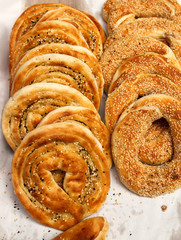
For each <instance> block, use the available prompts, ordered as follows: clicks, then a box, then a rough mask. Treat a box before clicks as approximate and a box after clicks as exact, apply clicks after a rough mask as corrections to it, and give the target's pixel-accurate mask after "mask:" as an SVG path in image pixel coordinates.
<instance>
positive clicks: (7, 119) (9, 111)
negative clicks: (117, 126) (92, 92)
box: [2, 83, 96, 150]
mask: <svg viewBox="0 0 181 240" xmlns="http://www.w3.org/2000/svg"><path fill="white" fill-rule="evenodd" d="M71 105H73V106H83V107H87V108H90V109H92V110H93V111H96V109H95V107H94V105H93V104H92V103H91V102H90V101H89V99H88V98H87V97H85V96H84V95H83V94H81V93H80V92H79V91H77V90H75V89H73V88H71V87H69V86H64V85H61V84H57V83H36V84H33V85H30V86H26V87H24V88H22V89H20V90H19V91H18V92H16V93H15V94H14V95H13V96H12V97H11V98H10V99H9V100H8V102H7V103H6V105H5V107H4V110H3V114H2V130H3V134H4V136H5V138H6V140H7V142H8V144H9V145H10V146H11V148H12V149H13V150H15V149H16V148H17V147H18V146H19V144H20V143H21V141H22V139H23V138H24V137H25V135H26V134H27V133H28V132H30V131H32V130H33V129H34V128H36V126H37V125H38V124H39V122H40V121H41V120H42V119H43V118H44V117H45V116H46V115H47V114H48V113H49V112H51V111H53V110H55V109H57V108H59V107H62V106H71Z"/></svg>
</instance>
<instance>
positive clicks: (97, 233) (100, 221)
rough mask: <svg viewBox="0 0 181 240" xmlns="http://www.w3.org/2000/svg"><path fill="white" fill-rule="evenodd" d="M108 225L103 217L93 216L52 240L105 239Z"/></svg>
mask: <svg viewBox="0 0 181 240" xmlns="http://www.w3.org/2000/svg"><path fill="white" fill-rule="evenodd" d="M108 228H109V225H108V222H107V220H106V219H105V218H103V217H94V218H89V219H86V220H84V221H82V222H80V223H78V224H77V225H75V226H73V227H72V228H70V229H68V230H67V231H66V232H64V233H61V234H60V235H58V236H57V237H55V238H54V239H53V240H63V239H64V240H65V239H66V240H94V239H95V240H105V237H106V233H107V231H108Z"/></svg>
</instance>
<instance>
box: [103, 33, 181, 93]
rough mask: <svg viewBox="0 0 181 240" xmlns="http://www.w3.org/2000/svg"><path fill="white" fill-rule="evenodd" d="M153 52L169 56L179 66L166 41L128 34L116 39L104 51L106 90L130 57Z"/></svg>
mask: <svg viewBox="0 0 181 240" xmlns="http://www.w3.org/2000/svg"><path fill="white" fill-rule="evenodd" d="M149 52H153V53H157V54H160V55H162V56H164V57H168V58H169V60H170V62H172V63H173V64H174V65H176V66H179V64H178V61H177V60H176V58H175V55H174V54H173V52H172V50H171V49H170V48H169V47H168V46H166V45H165V44H164V43H162V42H160V41H158V40H156V39H153V38H150V37H139V36H128V37H124V38H121V39H120V40H116V41H114V42H113V43H112V44H111V45H110V46H109V47H108V48H107V49H106V50H105V51H104V53H103V55H102V57H101V60H100V64H101V67H102V72H103V77H104V80H105V86H104V88H105V91H106V92H107V91H108V88H109V86H110V83H111V81H112V79H113V76H114V74H115V72H116V70H117V68H118V67H119V66H120V65H121V64H122V63H123V62H124V61H125V60H127V59H128V58H130V57H133V56H135V55H144V54H146V53H149Z"/></svg>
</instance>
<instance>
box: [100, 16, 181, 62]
mask: <svg viewBox="0 0 181 240" xmlns="http://www.w3.org/2000/svg"><path fill="white" fill-rule="evenodd" d="M135 30H136V31H135ZM131 35H138V36H140V37H141V36H149V37H153V38H155V39H158V40H160V41H162V42H165V43H166V44H167V45H168V46H169V47H170V48H171V49H172V51H173V53H174V54H175V56H176V58H177V60H178V62H179V63H181V51H180V48H181V42H180V40H181V27H180V25H179V24H178V23H177V22H173V21H170V20H167V19H163V18H140V19H137V20H135V21H133V22H129V23H125V24H122V25H120V26H119V27H117V28H116V29H115V31H114V32H113V33H112V34H111V35H110V37H109V38H108V40H107V41H106V43H105V45H104V47H105V49H106V48H107V47H108V46H110V45H111V43H112V42H113V41H115V40H116V39H120V38H122V37H125V36H131Z"/></svg>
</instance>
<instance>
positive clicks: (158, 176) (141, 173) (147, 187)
mask: <svg viewBox="0 0 181 240" xmlns="http://www.w3.org/2000/svg"><path fill="white" fill-rule="evenodd" d="M160 118H164V119H165V120H166V121H167V123H168V124H169V127H170V130H171V136H172V140H173V149H174V154H173V155H172V158H171V159H169V161H167V162H165V163H164V164H162V165H158V166H154V165H150V164H145V163H142V162H141V161H140V160H139V157H138V153H139V148H140V146H141V145H142V139H143V137H144V136H145V133H146V131H147V129H148V128H149V127H150V125H151V124H152V123H153V122H154V121H156V120H158V119H160ZM180 124H181V102H180V101H179V100H177V99H176V98H172V97H170V96H167V95H161V94H155V95H149V96H145V97H143V98H141V99H139V100H137V101H136V102H135V103H134V104H133V105H132V107H130V109H129V111H128V112H127V113H126V112H125V114H123V115H122V116H121V117H120V119H119V121H118V123H117V125H116V127H115V129H114V132H113V135H112V154H113V160H114V163H115V166H116V169H117V173H118V175H119V178H120V180H121V182H122V183H123V184H124V185H125V186H126V187H127V188H128V189H130V190H131V191H133V192H135V193H137V194H138V195H141V196H147V197H155V196H159V195H161V194H165V193H171V192H173V191H174V190H176V189H178V188H180V187H181V173H180V168H181V166H180V164H181V161H180V157H181V156H180V148H181V146H180V138H181V129H180Z"/></svg>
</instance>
